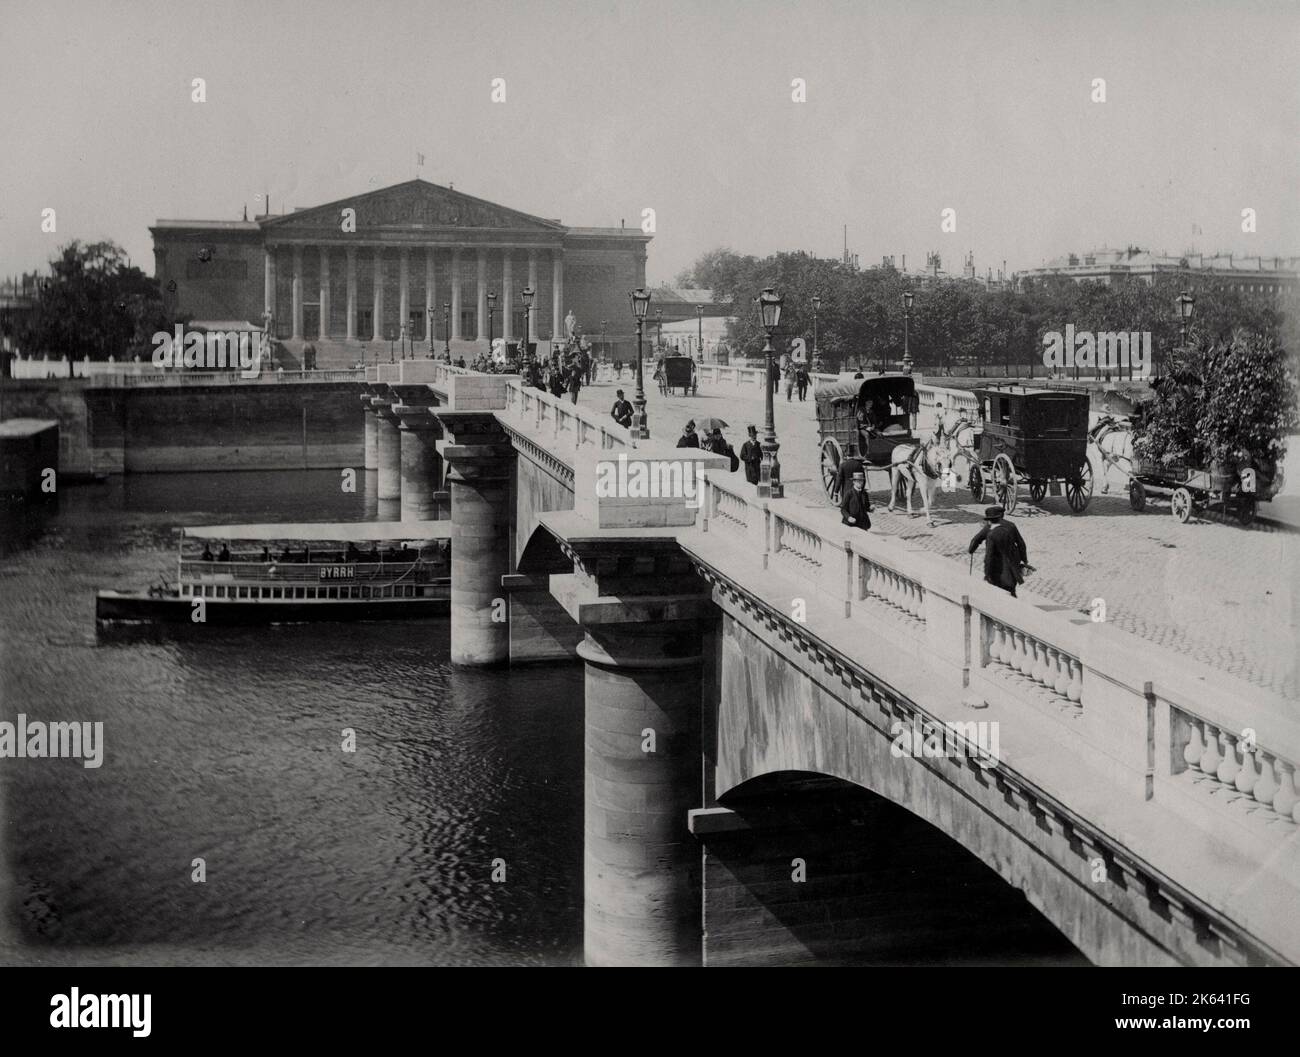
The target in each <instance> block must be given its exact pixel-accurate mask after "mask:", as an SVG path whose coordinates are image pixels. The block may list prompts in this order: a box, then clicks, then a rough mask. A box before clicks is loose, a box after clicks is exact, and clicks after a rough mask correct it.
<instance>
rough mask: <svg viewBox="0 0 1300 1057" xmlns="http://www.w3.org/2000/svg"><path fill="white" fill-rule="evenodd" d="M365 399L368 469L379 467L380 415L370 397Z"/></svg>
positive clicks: (366, 463) (366, 458)
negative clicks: (372, 405)
mask: <svg viewBox="0 0 1300 1057" xmlns="http://www.w3.org/2000/svg"><path fill="white" fill-rule="evenodd" d="M363 399H364V400H365V404H366V409H365V412H364V414H365V416H366V448H365V451H366V457H365V463H364V466H365V468H366V469H367V470H378V469H379V416H378V415H376V414H375V409H374V408H373V407H371V406H370V401H369V398H368V397H367V398H363Z"/></svg>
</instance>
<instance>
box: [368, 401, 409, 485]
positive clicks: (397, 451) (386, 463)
mask: <svg viewBox="0 0 1300 1057" xmlns="http://www.w3.org/2000/svg"><path fill="white" fill-rule="evenodd" d="M374 404H375V411H376V415H375V419H376V424H375V432H376V437H375V449H376V463H377V469H378V470H379V493H378V494H379V498H380V499H381V500H383V499H401V497H402V437H401V430H400V429H399V428H398V418H397V416H396V415H395V414H393V407H392V403H391V402H389V403H385V402H384V400H382V399H380V398H378V397H376V398H375V401H374Z"/></svg>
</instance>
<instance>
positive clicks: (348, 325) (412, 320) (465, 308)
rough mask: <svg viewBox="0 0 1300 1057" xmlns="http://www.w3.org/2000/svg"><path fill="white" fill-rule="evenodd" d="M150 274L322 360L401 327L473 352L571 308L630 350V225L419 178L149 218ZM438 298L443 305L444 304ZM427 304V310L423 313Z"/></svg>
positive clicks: (639, 259) (547, 329)
mask: <svg viewBox="0 0 1300 1057" xmlns="http://www.w3.org/2000/svg"><path fill="white" fill-rule="evenodd" d="M149 230H150V233H151V234H152V235H153V242H154V256H155V274H156V275H157V277H158V279H159V282H160V284H161V285H162V288H163V291H164V296H166V297H167V299H168V307H169V309H170V310H172V311H173V312H175V313H176V314H178V315H184V316H188V317H189V318H190V319H191V320H194V321H198V322H204V323H225V324H227V326H230V325H232V324H234V323H236V322H237V323H239V324H240V325H247V324H252V325H254V326H259V327H260V326H261V325H262V320H263V319H264V313H266V312H268V311H269V312H270V314H271V318H272V321H273V322H272V326H273V328H274V331H275V334H276V336H277V337H278V338H280V339H281V340H282V341H283V342H284V343H285V346H286V348H287V349H288V350H289V352H290V354H291V355H292V354H296V353H297V352H298V351H300V350H301V348H302V345H303V344H305V343H306V342H307V341H311V342H312V344H313V345H314V346H315V347H316V349H317V352H318V354H317V364H318V365H319V366H321V367H333V366H343V365H351V364H352V363H354V362H356V361H357V360H364V359H375V358H379V356H380V351H381V350H380V346H382V358H384V359H386V358H387V356H388V354H389V349H388V346H389V343H390V342H398V341H400V340H401V339H402V338H403V337H405V338H407V339H408V340H409V341H410V342H412V343H414V344H415V345H417V346H418V347H419V350H420V353H421V354H423V353H424V352H425V351H427V348H428V344H429V336H430V330H429V328H430V323H432V334H433V338H434V341H435V344H436V345H437V347H438V350H439V352H441V349H442V347H443V343H444V339H445V338H446V337H448V335H447V333H446V331H447V329H448V326H449V329H450V335H449V336H450V340H451V342H452V349H453V353H454V354H456V355H462V354H464V355H473V354H474V352H475V351H476V350H477V349H481V348H485V347H486V345H487V338H488V304H489V302H488V294H489V292H493V293H496V294H497V296H498V300H497V302H496V310H495V313H494V316H493V321H492V333H493V336H495V337H506V338H507V339H510V340H516V339H518V338H519V337H521V336H522V332H523V326H524V310H523V303H522V299H521V296H520V295H521V293H522V291H523V289H524V288H525V287H526V286H531V287H532V288H533V290H534V291H535V299H534V302H533V310H532V319H531V335H532V337H533V339H534V340H535V341H546V340H549V339H551V338H553V337H554V336H556V335H562V334H563V333H564V319H565V317H566V316H567V315H568V313H569V312H570V311H572V312H573V313H574V315H575V317H576V318H577V320H578V323H579V325H580V327H581V329H582V331H583V333H584V334H586V335H588V336H589V337H591V339H592V340H593V341H594V342H596V343H597V344H599V343H600V341H601V335H602V322H603V323H604V340H605V341H606V342H607V344H608V346H609V349H610V351H611V352H612V353H613V354H614V355H619V354H620V353H622V354H626V353H628V352H630V351H631V349H632V348H633V347H634V342H635V327H634V323H633V320H632V315H631V308H630V306H629V304H628V297H627V295H628V292H629V291H631V290H634V289H636V288H637V287H639V286H643V285H645V263H646V244H647V243H648V242H649V241H650V236H648V235H645V234H643V233H642V232H641V229H640V227H638V226H633V227H632V228H624V227H622V226H620V227H617V228H597V227H569V226H567V225H565V224H562V223H560V222H559V221H558V220H548V219H544V218H542V217H536V216H531V215H530V214H528V213H521V212H519V211H518V210H515V209H509V208H507V207H505V206H500V205H495V204H493V203H491V202H486V201H483V200H482V199H479V198H474V197H472V196H471V195H467V194H463V193H461V192H459V191H456V190H452V189H450V188H446V187H440V186H438V185H437V184H431V183H428V182H426V181H424V180H418V179H417V180H410V181H408V182H406V183H401V184H396V185H395V186H393V187H386V188H383V189H381V190H377V191H371V192H369V193H366V194H361V195H355V196H352V197H349V198H343V199H340V200H338V201H337V202H330V203H328V204H326V205H321V206H314V207H312V208H308V209H296V210H295V211H294V212H292V213H285V214H278V215H276V214H273V215H267V216H258V217H255V218H254V219H252V220H248V219H244V220H234V221H223V220H159V221H158V222H157V223H156V224H155V225H154V226H153V227H151V228H150V229H149ZM444 306H445V308H444ZM430 309H432V310H433V312H432V315H431V314H430Z"/></svg>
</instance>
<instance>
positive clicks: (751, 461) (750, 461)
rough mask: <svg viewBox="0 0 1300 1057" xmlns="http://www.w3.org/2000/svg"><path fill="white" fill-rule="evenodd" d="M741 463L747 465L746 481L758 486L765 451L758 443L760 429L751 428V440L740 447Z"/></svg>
mask: <svg viewBox="0 0 1300 1057" xmlns="http://www.w3.org/2000/svg"><path fill="white" fill-rule="evenodd" d="M740 461H741V462H743V463H744V464H745V480H746V481H748V482H749V483H750V484H758V478H759V469H760V467H761V466H762V464H763V449H762V447H761V446H760V445H759V443H758V427H757V426H750V427H749V439H748V440H747V441H745V443H744V444H742V445H741V446H740Z"/></svg>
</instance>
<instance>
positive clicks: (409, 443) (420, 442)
mask: <svg viewBox="0 0 1300 1057" xmlns="http://www.w3.org/2000/svg"><path fill="white" fill-rule="evenodd" d="M432 400H433V396H432V393H430V391H429V388H428V387H427V386H393V387H391V388H389V387H387V386H384V387H375V388H374V389H366V390H363V392H362V396H361V404H362V407H363V408H364V409H365V449H364V450H365V468H366V469H367V470H375V471H376V484H377V490H376V496H377V498H378V499H379V500H380V501H381V502H384V501H392V500H396V501H397V502H398V503H399V508H400V511H401V513H400V515H399V516H400V517H401V519H402V520H403V521H411V520H416V521H433V520H436V519H438V518H440V517H445V516H446V513H447V510H446V507H447V498H448V497H447V495H446V493H445V492H444V491H443V467H442V456H441V455H439V454H438V449H437V441H438V439H439V438H440V437H441V436H442V428H441V426H440V425H439V423H438V420H437V419H436V418H435V417H434V415H433V404H432Z"/></svg>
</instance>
